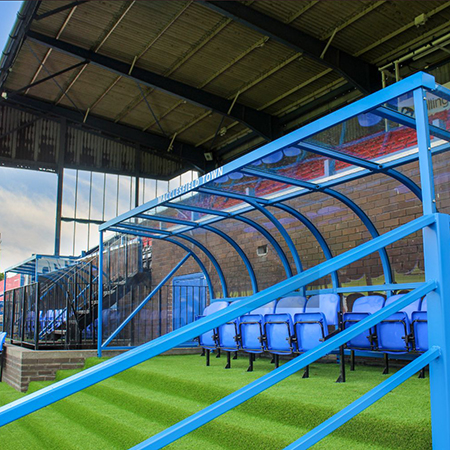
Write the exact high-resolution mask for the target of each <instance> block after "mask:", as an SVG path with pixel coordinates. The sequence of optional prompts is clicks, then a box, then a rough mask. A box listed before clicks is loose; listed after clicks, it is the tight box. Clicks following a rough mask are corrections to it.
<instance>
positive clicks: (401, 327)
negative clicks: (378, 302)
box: [377, 294, 420, 353]
mask: <svg viewBox="0 0 450 450" xmlns="http://www.w3.org/2000/svg"><path fill="white" fill-rule="evenodd" d="M403 295H404V294H400V295H394V296H392V297H389V298H388V299H387V300H386V303H385V306H388V305H390V304H391V303H393V302H395V301H396V300H398V299H399V298H400V297H402V296H403ZM419 306H420V300H416V301H415V302H413V303H411V304H409V305H408V306H406V307H405V308H404V309H402V310H400V311H399V312H397V313H395V314H392V315H391V316H389V317H388V318H387V319H385V320H383V321H382V322H380V323H379V324H378V325H377V337H378V349H379V350H380V351H382V352H383V353H408V352H410V351H412V350H413V346H412V339H411V322H412V314H413V313H414V312H415V311H418V310H419Z"/></svg>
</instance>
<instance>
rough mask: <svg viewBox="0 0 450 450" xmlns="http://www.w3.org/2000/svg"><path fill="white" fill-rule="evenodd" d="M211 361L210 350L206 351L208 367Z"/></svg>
mask: <svg viewBox="0 0 450 450" xmlns="http://www.w3.org/2000/svg"><path fill="white" fill-rule="evenodd" d="M210 359H211V351H210V350H209V349H208V350H206V365H207V366H209V365H210Z"/></svg>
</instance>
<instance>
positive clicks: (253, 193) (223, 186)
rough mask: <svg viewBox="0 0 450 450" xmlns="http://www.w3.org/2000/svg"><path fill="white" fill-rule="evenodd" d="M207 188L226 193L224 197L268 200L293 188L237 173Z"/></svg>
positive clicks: (220, 179)
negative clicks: (235, 196) (241, 196)
mask: <svg viewBox="0 0 450 450" xmlns="http://www.w3.org/2000/svg"><path fill="white" fill-rule="evenodd" d="M206 187H207V188H213V189H216V190H220V191H224V195H226V193H233V194H240V195H243V196H249V197H257V198H266V199H268V198H270V197H272V196H273V195H274V194H276V193H278V192H281V191H285V190H286V189H289V188H291V187H292V186H291V185H289V184H286V183H280V182H277V181H272V180H268V179H266V178H263V177H259V176H253V175H248V174H246V173H242V172H238V171H237V172H232V173H230V174H229V175H226V176H224V177H221V178H219V179H216V180H214V181H212V182H210V183H208V184H207V185H206Z"/></svg>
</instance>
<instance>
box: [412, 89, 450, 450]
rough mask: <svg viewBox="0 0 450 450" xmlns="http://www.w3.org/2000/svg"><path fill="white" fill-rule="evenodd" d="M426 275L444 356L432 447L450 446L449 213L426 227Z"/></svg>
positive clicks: (431, 324)
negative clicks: (432, 286) (432, 283)
mask: <svg viewBox="0 0 450 450" xmlns="http://www.w3.org/2000/svg"><path fill="white" fill-rule="evenodd" d="M414 110H415V116H416V124H417V143H418V148H419V167H420V182H421V185H422V202H423V213H424V214H430V213H434V212H436V197H435V189H434V176H433V161H432V157H431V145H430V130H429V119H428V108H427V98H426V94H425V91H424V90H423V89H422V88H421V89H416V90H415V91H414ZM423 247H424V260H425V275H426V279H427V280H428V281H429V280H433V281H435V282H436V283H437V289H436V290H435V291H433V292H430V293H429V294H428V295H427V302H428V341H429V346H430V348H431V347H432V346H439V347H440V348H441V356H440V357H439V358H437V359H436V360H434V361H432V362H431V363H430V396H431V428H432V438H433V448H435V449H444V448H450V427H449V426H448V425H449V423H450V328H449V326H448V324H449V323H450V303H449V299H450V279H449V274H450V254H449V249H450V216H448V215H447V214H436V221H435V223H434V224H432V225H430V226H429V227H425V228H424V229H423Z"/></svg>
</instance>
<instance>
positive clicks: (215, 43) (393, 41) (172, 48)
mask: <svg viewBox="0 0 450 450" xmlns="http://www.w3.org/2000/svg"><path fill="white" fill-rule="evenodd" d="M241 3H242V4H245V5H247V6H248V7H249V8H252V9H254V10H255V11H258V12H260V13H263V14H265V15H267V16H269V17H272V18H275V19H277V20H279V21H281V22H282V23H284V24H288V25H289V26H291V27H293V28H296V29H298V30H301V31H302V32H304V33H307V34H308V35H310V36H312V37H314V38H316V39H319V40H321V41H322V42H323V47H324V49H325V46H326V44H327V42H328V40H329V39H330V37H332V41H331V44H332V46H335V47H336V48H338V49H341V50H343V51H345V52H347V53H349V54H351V55H356V56H358V57H360V58H361V59H363V60H364V61H366V62H368V63H370V64H375V65H376V64H384V63H386V61H389V60H390V59H392V58H393V57H396V56H398V54H399V52H403V53H405V52H408V51H409V50H410V48H411V47H412V46H414V47H418V46H420V45H421V44H423V43H424V42H428V41H430V40H431V39H433V38H434V37H436V36H437V35H439V36H441V35H444V34H445V33H450V24H449V20H450V2H444V1H434V0H433V1H432V0H430V1H427V2H424V1H413V0H403V1H382V0H381V1H376V0H373V1H356V0H355V1H346V0H342V1H341V0H335V1H325V0H321V1H316V0H312V1H304V0H293V1H273V0H259V1H248V2H241ZM56 4H57V5H58V6H61V5H69V4H70V2H68V1H57V2H55V1H49V0H45V1H42V2H41V4H40V7H39V11H38V14H42V13H44V12H48V11H51V10H53V9H54V8H55V7H56ZM420 14H428V17H427V20H426V22H425V24H424V25H422V26H415V25H414V20H415V18H416V17H417V16H419V15H420ZM31 29H32V30H33V31H37V32H40V33H42V34H44V35H47V36H51V37H54V38H58V39H60V40H62V41H64V42H68V43H72V44H75V45H77V46H79V47H82V48H85V49H90V50H92V51H96V52H98V53H100V54H102V55H106V56H110V57H112V58H115V59H117V60H119V61H123V62H126V63H128V64H132V63H133V61H135V67H139V68H143V69H146V70H148V71H151V72H154V73H156V74H160V75H163V76H165V77H168V78H171V79H174V80H178V81H180V82H183V83H185V84H187V85H190V86H194V87H196V88H198V89H202V90H204V91H206V92H210V93H213V94H215V95H217V96H220V97H223V98H226V99H228V101H229V102H230V107H231V104H232V101H233V99H234V98H235V97H236V95H237V94H238V93H239V95H238V97H237V101H238V103H240V104H243V105H246V106H249V107H251V108H254V109H256V110H261V111H264V112H266V113H268V114H270V115H272V116H274V117H280V116H282V115H284V114H286V113H287V112H291V111H292V110H293V109H295V108H296V107H299V106H301V105H304V104H307V103H309V102H312V101H314V100H315V99H316V97H320V96H321V95H323V94H324V93H327V92H328V91H329V90H330V89H332V88H333V87H336V86H342V85H343V84H345V82H344V80H343V78H342V77H341V74H339V73H337V72H336V71H334V70H330V69H327V67H326V66H324V65H323V64H321V63H320V61H319V62H318V61H314V60H313V59H311V58H310V57H308V56H305V55H303V56H301V55H299V54H296V53H295V51H294V50H293V49H292V48H289V47H288V46H287V45H284V44H282V43H280V42H277V41H275V40H274V39H268V38H267V37H265V35H264V33H261V32H260V31H257V30H255V29H252V28H251V27H247V26H244V25H243V24H241V23H238V22H236V21H234V20H232V19H230V18H228V17H225V16H224V15H222V14H219V13H218V12H215V11H212V10H211V9H209V8H206V7H205V6H204V5H203V4H200V3H197V2H192V1H184V0H183V1H181V0H172V1H163V0H157V1H151V2H140V1H136V2H131V1H90V2H87V3H83V4H80V5H78V6H76V7H73V8H69V9H67V10H65V11H62V12H59V13H57V14H54V15H52V16H49V17H47V18H45V19H43V20H34V21H33V22H32V25H31ZM42 61H45V70H44V69H43V68H42V67H41V66H40V64H41V63H42ZM78 61H79V60H77V59H76V58H73V57H71V56H68V55H65V54H63V53H61V52H60V51H57V50H51V51H49V50H48V48H46V47H44V46H42V45H39V44H37V43H28V42H27V41H26V42H25V44H24V45H23V46H22V48H21V50H20V51H19V53H18V55H17V58H16V60H15V62H14V65H13V70H12V72H11V73H10V75H9V76H8V79H7V82H6V84H5V86H4V87H5V88H7V89H11V90H14V89H19V88H21V87H23V86H26V85H27V84H28V83H30V82H32V81H35V80H39V79H42V78H44V77H46V76H47V75H48V73H53V72H57V71H59V70H62V69H64V68H66V67H68V66H71V65H73V64H75V63H77V62H78ZM411 70H413V69H411ZM57 82H58V84H59V86H58V85H57V84H56V83H55V82H54V81H47V82H45V83H42V84H40V85H39V86H36V87H34V88H32V89H30V90H29V91H27V93H26V95H29V96H32V97H35V98H39V99H42V100H44V101H46V102H50V103H57V102H59V104H60V106H63V107H65V108H68V109H75V108H76V109H79V111H80V114H81V115H85V114H86V113H88V114H91V115H96V116H100V117H103V118H105V119H107V120H110V121H112V122H118V123H121V124H124V125H128V126H130V127H131V128H137V129H140V130H146V131H147V132H151V133H154V134H159V135H163V134H166V135H167V136H169V137H171V136H173V135H174V134H175V133H177V135H176V138H177V141H179V142H185V143H188V144H191V145H193V146H199V151H200V152H201V151H202V150H209V149H210V146H211V143H212V139H213V137H214V136H215V135H216V133H217V131H218V127H219V124H221V127H226V128H227V130H226V134H225V135H224V136H217V138H216V139H215V140H214V148H220V147H222V146H223V145H225V144H226V143H227V142H230V141H232V140H235V139H236V138H237V137H239V136H241V135H243V134H245V133H246V131H245V130H248V128H247V127H246V126H245V125H243V124H242V123H239V124H237V123H236V121H235V120H233V119H231V118H225V119H222V117H221V116H219V115H218V114H216V113H212V114H211V113H209V112H208V109H207V108H204V107H201V106H198V105H194V104H191V103H189V102H184V101H182V100H180V99H179V98H176V97H175V96H173V95H171V94H169V93H164V92H162V91H160V90H155V89H152V88H148V87H144V86H143V87H142V89H143V91H144V92H145V95H146V99H147V102H148V103H149V104H150V106H151V108H152V110H153V113H154V114H155V115H156V117H158V119H159V120H160V125H158V124H157V123H156V121H155V119H154V117H153V114H152V112H151V111H150V110H149V107H148V105H147V104H146V102H145V101H144V100H143V98H142V95H141V93H140V91H139V89H138V87H137V86H136V83H135V82H133V81H131V80H129V79H125V78H118V76H117V74H115V73H112V72H111V71H108V70H105V69H104V68H100V67H98V66H94V65H92V64H89V65H87V66H86V67H82V68H77V69H74V70H73V71H71V72H67V73H65V74H63V75H61V76H59V77H58V78H57ZM63 92H66V95H64V93H63ZM161 128H162V129H161ZM90 139H91V138H90ZM92 139H93V138H92ZM90 146H91V144H89V145H88V146H87V147H86V148H90ZM125 151H130V152H131V153H132V151H131V150H125ZM86 152H87V153H86V155H85V157H86V158H87V159H89V158H88V154H90V153H92V151H90V150H89V151H87V150H86ZM94 152H95V151H94ZM118 154H120V152H118ZM91 156H92V158H94V156H93V155H91ZM116 156H117V155H116ZM74 158H75V156H74ZM77 158H78V160H77V159H76V158H75V159H74V164H75V163H77V161H81V160H82V159H83V158H82V154H79V155H78V156H77ZM80 158H81V159H80ZM117 158H119V159H120V164H121V165H122V166H125V167H129V165H130V164H131V162H130V161H131V160H129V159H127V158H125V159H124V157H122V158H121V157H120V156H117ZM162 158H164V155H163V156H162ZM94 159H95V158H94ZM119 159H117V160H116V159H114V161H115V162H111V164H113V166H114V167H119V166H120V164H119ZM92 161H94V160H92ZM95 161H97V160H95ZM111 161H113V158H112V159H111ZM153 163H155V164H159V162H158V163H157V162H156V161H153ZM171 164H172V165H171ZM173 164H175V163H174V161H170V163H169V166H168V167H167V168H163V167H161V170H163V171H165V173H167V171H168V170H170V168H171V169H173V170H179V168H178V167H175V166H174V165H173ZM158 167H159V166H158ZM114 170H116V169H114ZM127 170H128V169H127Z"/></svg>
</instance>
